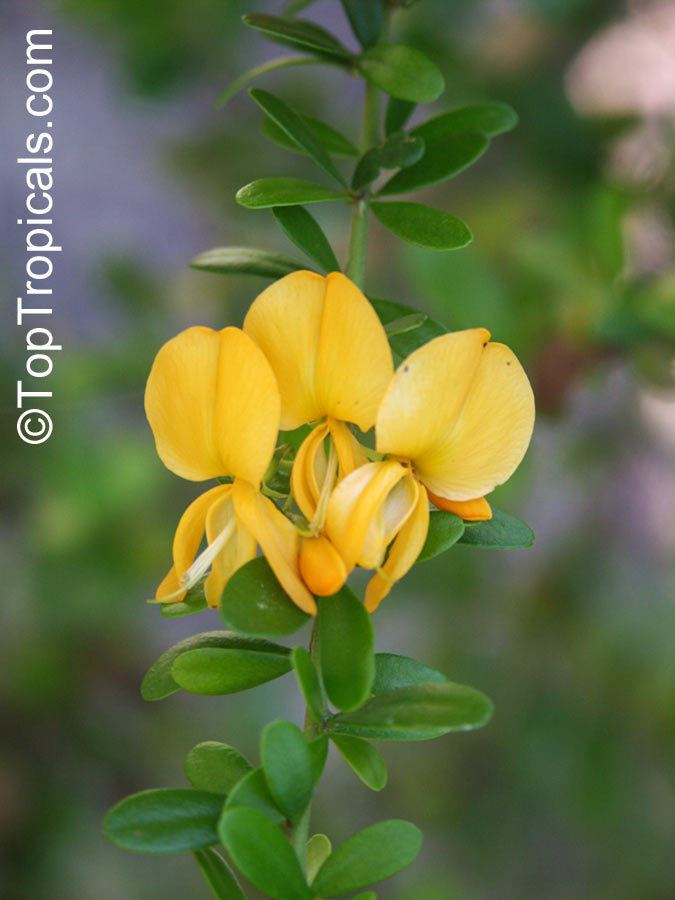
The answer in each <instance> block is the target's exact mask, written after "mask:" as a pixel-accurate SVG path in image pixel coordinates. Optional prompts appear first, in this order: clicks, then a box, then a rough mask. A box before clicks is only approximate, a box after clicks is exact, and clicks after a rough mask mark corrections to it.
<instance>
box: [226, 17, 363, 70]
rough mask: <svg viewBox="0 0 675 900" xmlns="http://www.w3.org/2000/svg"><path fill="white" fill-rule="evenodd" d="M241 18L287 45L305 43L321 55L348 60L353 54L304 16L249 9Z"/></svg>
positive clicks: (305, 46) (309, 48) (297, 45)
mask: <svg viewBox="0 0 675 900" xmlns="http://www.w3.org/2000/svg"><path fill="white" fill-rule="evenodd" d="M242 22H243V23H244V25H248V26H249V28H255V29H256V31H261V32H262V33H263V34H264V35H265V37H267V38H269V39H270V40H271V41H274V42H275V43H277V44H283V45H284V46H285V47H294V48H295V47H302V48H304V49H305V50H311V51H312V52H313V53H318V54H319V55H321V56H328V57H331V58H335V59H336V60H337V61H344V62H349V61H350V60H351V58H352V55H351V53H350V52H349V50H347V48H346V47H344V46H343V45H342V44H341V43H340V41H338V39H337V38H336V37H333V35H332V34H331V33H330V32H329V31H326V29H325V28H321V26H320V25H315V24H314V22H309V21H307V20H305V19H291V18H286V17H283V16H270V15H266V14H265V13H250V14H249V15H246V16H242Z"/></svg>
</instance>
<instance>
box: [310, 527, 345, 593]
mask: <svg viewBox="0 0 675 900" xmlns="http://www.w3.org/2000/svg"><path fill="white" fill-rule="evenodd" d="M300 574H301V575H302V578H303V580H304V582H305V584H306V585H307V587H308V588H309V589H310V591H311V592H312V593H313V594H316V596H317V597H330V596H331V595H332V594H336V593H337V592H338V591H339V590H340V588H341V587H342V585H343V584H344V583H345V581H346V580H347V569H346V567H345V564H344V562H343V560H342V557H341V556H340V554H339V553H338V552H337V550H336V549H335V547H334V546H333V545H332V544H331V542H330V541H329V540H328V538H327V537H325V535H323V534H320V535H319V536H318V537H311V538H303V539H302V542H301V544H300Z"/></svg>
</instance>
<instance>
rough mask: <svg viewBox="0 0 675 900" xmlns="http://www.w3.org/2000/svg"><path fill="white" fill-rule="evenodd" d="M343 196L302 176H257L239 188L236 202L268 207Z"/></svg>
mask: <svg viewBox="0 0 675 900" xmlns="http://www.w3.org/2000/svg"><path fill="white" fill-rule="evenodd" d="M344 196H345V194H343V193H341V192H340V191H336V190H334V189H333V188H327V187H324V186H323V185H322V184H315V183H314V182H312V181H304V180H303V179H302V178H259V179H258V180H257V181H252V182H251V183H250V184H246V185H244V187H243V188H239V190H238V191H237V203H239V205H240V206H245V207H246V208H247V209H269V208H270V207H272V206H302V205H304V204H305V203H321V202H322V201H326V200H341V199H342V198H343V197H344Z"/></svg>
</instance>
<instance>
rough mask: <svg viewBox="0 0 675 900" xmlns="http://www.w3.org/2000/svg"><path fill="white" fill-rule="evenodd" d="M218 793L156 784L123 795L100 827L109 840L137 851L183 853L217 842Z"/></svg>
mask: <svg viewBox="0 0 675 900" xmlns="http://www.w3.org/2000/svg"><path fill="white" fill-rule="evenodd" d="M222 807H223V798H222V797H221V796H220V795H219V794H210V793H206V792H205V791H191V790H188V789H183V790H173V789H170V788H158V789H154V790H149V791H141V792H140V793H138V794H132V795H131V796H130V797H125V798H124V800H121V801H120V802H119V803H118V804H117V805H116V806H113V808H112V809H111V810H110V812H109V813H108V815H107V816H106V817H105V820H104V822H103V828H104V831H105V833H106V834H107V836H108V837H109V838H110V840H111V841H112V842H113V843H114V844H117V846H118V847H123V848H124V849H125V850H134V851H135V852H136V853H183V852H184V851H186V850H200V849H202V848H203V847H209V846H211V845H212V844H217V843H218V833H217V823H218V816H219V815H220V812H221V809H222Z"/></svg>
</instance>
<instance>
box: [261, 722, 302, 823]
mask: <svg viewBox="0 0 675 900" xmlns="http://www.w3.org/2000/svg"><path fill="white" fill-rule="evenodd" d="M260 756H261V759H262V768H263V772H264V773H265V779H266V781H267V787H268V788H269V789H270V794H271V795H272V797H273V798H274V802H275V803H276V805H277V806H278V807H279V809H280V810H281V811H282V812H283V813H285V814H286V817H287V818H288V819H290V820H291V821H294V820H295V819H297V817H298V816H299V815H300V813H302V812H304V810H305V809H307V806H308V805H309V801H310V800H311V798H312V791H313V789H314V773H313V771H312V757H311V754H310V751H309V748H308V747H307V742H306V741H305V739H304V737H303V736H302V732H301V731H300V729H299V728H298V726H297V725H294V724H293V723H292V722H284V721H282V720H280V721H278V722H270V724H269V725H267V726H266V727H265V729H264V730H263V733H262V736H261V739H260Z"/></svg>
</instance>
